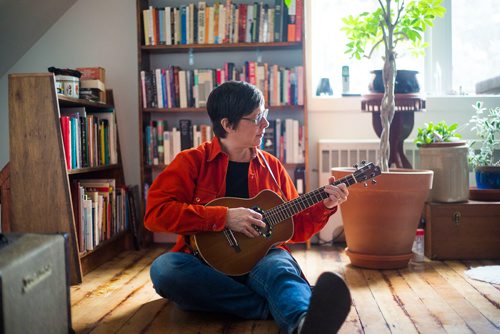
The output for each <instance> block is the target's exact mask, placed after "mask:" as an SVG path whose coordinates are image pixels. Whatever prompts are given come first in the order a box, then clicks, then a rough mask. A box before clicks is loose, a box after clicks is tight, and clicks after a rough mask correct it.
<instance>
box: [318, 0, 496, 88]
mask: <svg viewBox="0 0 500 334" xmlns="http://www.w3.org/2000/svg"><path fill="white" fill-rule="evenodd" d="M442 4H443V6H445V7H446V8H447V13H446V14H445V18H443V19H440V18H438V19H437V20H436V21H435V26H434V28H433V29H432V31H431V33H428V34H427V35H426V39H427V40H428V41H429V42H430V45H431V46H430V47H429V48H428V49H426V57H419V58H415V57H413V56H411V55H404V56H401V55H399V57H398V59H397V67H398V69H412V70H417V71H419V73H420V75H419V82H420V86H421V91H422V92H426V94H428V95H445V94H473V93H474V92H475V84H476V83H477V82H478V81H482V80H486V79H489V78H492V77H495V76H498V75H500V57H499V56H498V55H500V11H498V10H496V8H498V5H497V0H481V1H477V2H474V3H473V4H472V3H471V2H470V1H467V0H453V1H451V0H444V1H443V3H442ZM376 7H378V1H375V0H372V1H368V0H313V1H312V2H311V10H310V13H311V17H312V19H311V20H310V22H311V23H310V29H311V34H310V36H311V37H312V38H311V42H310V47H311V52H310V54H309V55H310V59H311V61H310V64H311V69H312V71H311V72H312V73H311V79H310V85H311V87H309V89H310V91H311V92H312V95H313V96H314V95H315V93H316V88H317V86H318V84H319V82H320V80H321V78H328V79H329V80H330V85H331V86H332V89H333V93H334V96H340V95H341V94H342V67H343V66H349V83H350V87H349V92H350V93H361V94H363V93H366V92H367V91H368V88H367V87H368V82H369V80H370V75H369V72H370V71H372V70H374V69H381V68H382V64H383V62H382V59H381V56H380V54H379V55H373V56H372V59H371V60H367V59H363V60H357V59H350V58H349V57H348V56H347V55H345V54H344V51H345V44H346V43H347V40H346V38H345V36H344V33H343V32H342V31H341V30H340V29H341V27H342V21H341V20H342V18H343V17H346V16H348V15H357V14H359V13H361V12H362V11H371V10H373V9H374V8H376ZM380 50H381V51H382V49H380Z"/></svg>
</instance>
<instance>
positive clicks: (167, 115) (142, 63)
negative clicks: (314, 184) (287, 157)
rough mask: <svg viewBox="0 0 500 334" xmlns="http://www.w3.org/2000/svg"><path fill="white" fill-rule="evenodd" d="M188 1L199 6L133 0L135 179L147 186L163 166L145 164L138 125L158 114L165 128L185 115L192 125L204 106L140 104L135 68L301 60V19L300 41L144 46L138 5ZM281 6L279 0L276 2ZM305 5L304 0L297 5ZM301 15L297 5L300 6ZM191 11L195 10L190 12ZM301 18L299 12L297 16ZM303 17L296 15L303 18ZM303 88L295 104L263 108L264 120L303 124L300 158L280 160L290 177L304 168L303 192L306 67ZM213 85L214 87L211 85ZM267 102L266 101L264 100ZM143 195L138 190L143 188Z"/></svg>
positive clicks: (269, 1) (202, 118)
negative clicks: (138, 175)
mask: <svg viewBox="0 0 500 334" xmlns="http://www.w3.org/2000/svg"><path fill="white" fill-rule="evenodd" d="M191 3H193V4H194V5H195V6H198V5H199V2H198V1H176V0H169V1H161V0H137V45H138V82H139V133H140V135H139V137H140V147H141V182H142V185H143V190H144V185H150V184H151V183H152V181H153V180H154V178H155V176H156V175H157V174H158V173H159V172H160V171H161V170H163V168H164V167H165V165H164V164H159V165H150V164H148V163H147V162H146V159H145V139H144V127H145V126H146V125H148V124H149V122H150V121H151V120H155V119H163V120H167V122H168V128H169V129H171V128H172V127H173V126H175V127H178V125H179V123H178V121H179V120H180V119H191V120H192V123H193V124H196V125H198V124H201V123H205V124H210V120H209V118H208V115H207V113H206V109H205V108H193V107H188V108H151V107H149V106H148V107H147V108H145V107H144V106H143V94H142V86H141V71H151V70H154V69H157V68H166V67H168V66H169V65H177V66H179V67H180V68H181V69H186V70H191V69H200V68H223V66H224V63H225V62H233V63H234V64H235V67H242V66H243V64H244V62H245V61H253V62H258V63H268V64H269V65H272V64H277V65H280V66H284V67H287V68H291V67H295V66H304V65H305V63H306V62H305V50H304V47H305V43H303V41H304V33H303V31H304V29H303V27H304V26H305V25H304V24H303V23H302V29H301V31H302V34H301V38H300V41H293V42H287V41H280V42H266V43H261V42H258V43H247V42H246V43H222V44H197V43H196V41H195V43H192V44H176V45H165V44H160V45H146V42H145V34H144V29H145V28H144V20H143V10H146V9H148V8H150V6H152V7H155V8H164V7H166V6H169V7H172V8H174V7H175V8H180V7H181V6H186V5H188V4H191ZM205 3H206V6H213V5H214V3H216V1H206V2H205ZM217 3H219V4H222V5H225V4H226V3H227V2H226V1H218V2H217ZM232 3H234V4H238V5H239V4H254V2H253V1H250V0H248V1H245V0H241V1H240V0H236V1H235V0H233V1H232ZM264 3H265V4H266V5H268V6H269V7H273V6H275V4H276V3H277V1H275V0H266V1H264ZM301 3H303V1H302V0H301ZM281 5H282V6H284V5H283V1H281ZM303 7H305V5H304V6H303ZM301 12H302V14H303V9H302V11H301ZM195 15H196V14H195ZM302 18H305V15H302ZM303 21H304V20H302V22H303ZM303 72H304V73H303V82H304V85H303V89H301V90H302V92H301V93H303V95H304V97H303V100H304V103H303V104H301V105H280V106H267V108H269V110H270V112H269V116H268V119H271V120H275V119H277V118H280V119H282V120H283V119H285V118H291V119H296V120H299V121H300V123H301V125H303V128H304V133H303V138H304V146H303V147H304V150H305V152H304V162H303V163H300V164H284V165H285V167H286V168H287V170H288V172H289V173H290V175H291V177H292V178H294V171H295V169H296V168H297V167H302V168H304V171H305V175H304V178H305V187H304V192H305V191H307V189H308V188H309V179H310V176H309V161H308V156H309V154H308V134H307V128H308V120H307V108H306V105H307V103H306V96H307V94H306V85H305V77H306V73H305V72H306V70H305V67H304V71H303ZM214 87H215V86H214ZM267 103H268V101H266V104H267ZM143 194H144V193H143Z"/></svg>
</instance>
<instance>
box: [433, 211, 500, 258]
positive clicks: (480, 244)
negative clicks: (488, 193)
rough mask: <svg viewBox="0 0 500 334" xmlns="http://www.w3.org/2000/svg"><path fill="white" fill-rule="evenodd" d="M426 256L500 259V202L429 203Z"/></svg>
mask: <svg viewBox="0 0 500 334" xmlns="http://www.w3.org/2000/svg"><path fill="white" fill-rule="evenodd" d="M425 221H426V225H425V256H427V257H428V258H430V259H439V260H474V259H500V202H478V201H468V202H466V203H434V202H430V203H427V204H426V206H425Z"/></svg>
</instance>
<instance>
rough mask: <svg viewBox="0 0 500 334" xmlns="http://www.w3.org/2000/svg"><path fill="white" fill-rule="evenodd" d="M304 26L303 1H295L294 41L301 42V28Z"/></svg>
mask: <svg viewBox="0 0 500 334" xmlns="http://www.w3.org/2000/svg"><path fill="white" fill-rule="evenodd" d="M303 24H304V0H296V1H295V41H296V42H300V41H302V26H303Z"/></svg>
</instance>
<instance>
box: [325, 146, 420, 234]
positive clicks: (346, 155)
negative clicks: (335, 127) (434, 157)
mask: <svg viewBox="0 0 500 334" xmlns="http://www.w3.org/2000/svg"><path fill="white" fill-rule="evenodd" d="M379 143H380V142H379V140H377V139H374V140H337V139H320V140H319V141H318V176H319V180H318V182H319V183H318V184H319V186H323V185H325V184H326V183H327V182H328V178H329V177H330V175H331V168H332V167H352V166H353V165H354V164H356V163H359V162H361V161H363V160H364V161H367V162H368V161H369V162H373V163H375V164H377V163H378V159H379V153H380V152H379ZM403 148H404V151H405V155H406V157H407V158H408V160H409V161H410V163H411V164H412V166H413V168H418V166H419V155H418V151H417V147H416V145H415V144H414V143H413V142H412V141H407V142H405V143H404V146H403ZM332 241H344V239H343V227H342V215H341V212H340V209H339V211H338V212H337V213H336V214H334V215H333V216H332V217H330V220H329V221H328V224H327V225H326V226H325V227H324V228H323V229H322V230H321V232H320V233H319V242H320V243H331V242H332Z"/></svg>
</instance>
